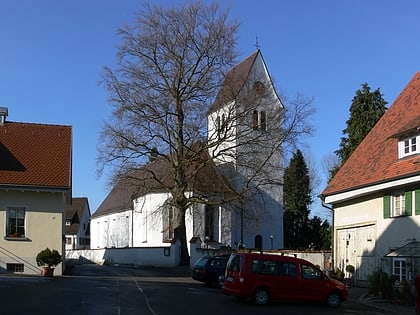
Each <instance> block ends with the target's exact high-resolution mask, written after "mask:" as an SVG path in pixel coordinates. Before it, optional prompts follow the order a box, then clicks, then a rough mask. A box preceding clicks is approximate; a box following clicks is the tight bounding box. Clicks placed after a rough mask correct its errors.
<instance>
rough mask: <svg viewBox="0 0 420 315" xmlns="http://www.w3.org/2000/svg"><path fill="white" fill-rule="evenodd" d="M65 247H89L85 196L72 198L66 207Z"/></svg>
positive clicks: (88, 224)
mask: <svg viewBox="0 0 420 315" xmlns="http://www.w3.org/2000/svg"><path fill="white" fill-rule="evenodd" d="M64 234H65V236H64V237H65V240H66V241H65V242H66V245H65V249H66V250H73V249H89V248H90V208H89V200H88V198H87V197H77V198H72V201H71V204H70V205H68V206H67V207H66V212H65V221H64Z"/></svg>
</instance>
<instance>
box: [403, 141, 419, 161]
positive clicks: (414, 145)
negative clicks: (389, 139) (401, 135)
mask: <svg viewBox="0 0 420 315" xmlns="http://www.w3.org/2000/svg"><path fill="white" fill-rule="evenodd" d="M419 144H420V136H412V137H409V138H405V139H402V140H400V141H399V142H398V157H399V158H403V157H406V156H409V155H413V154H417V153H420V150H419V149H420V148H419Z"/></svg>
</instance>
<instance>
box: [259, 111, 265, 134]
mask: <svg viewBox="0 0 420 315" xmlns="http://www.w3.org/2000/svg"><path fill="white" fill-rule="evenodd" d="M260 114H261V117H260V128H261V130H262V131H267V117H266V113H265V111H261V113H260Z"/></svg>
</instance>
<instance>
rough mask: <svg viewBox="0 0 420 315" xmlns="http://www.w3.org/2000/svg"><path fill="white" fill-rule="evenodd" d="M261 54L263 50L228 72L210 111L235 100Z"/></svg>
mask: <svg viewBox="0 0 420 315" xmlns="http://www.w3.org/2000/svg"><path fill="white" fill-rule="evenodd" d="M259 54H261V52H260V50H257V51H256V52H254V53H253V54H252V55H251V56H249V57H248V58H246V59H245V60H243V61H242V62H241V63H239V64H238V65H236V66H235V67H233V68H232V69H231V70H230V71H229V72H228V73H227V75H226V78H225V81H224V82H223V85H222V87H221V89H220V91H219V93H218V94H217V97H216V100H215V102H214V104H213V105H212V106H211V108H210V112H214V111H216V110H218V109H219V108H220V107H222V106H223V105H225V104H228V103H229V102H231V101H233V100H235V98H236V97H237V96H238V95H239V93H240V91H241V89H242V87H243V86H244V84H245V82H246V80H247V78H248V76H249V74H250V72H251V69H252V66H253V65H254V63H255V60H256V58H257V56H258V55H259Z"/></svg>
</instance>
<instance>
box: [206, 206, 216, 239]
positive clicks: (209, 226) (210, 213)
mask: <svg viewBox="0 0 420 315" xmlns="http://www.w3.org/2000/svg"><path fill="white" fill-rule="evenodd" d="M204 220H205V222H204V234H205V235H204V236H205V237H208V239H209V240H210V241H214V208H213V207H212V206H211V205H206V206H205V218H204Z"/></svg>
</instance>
